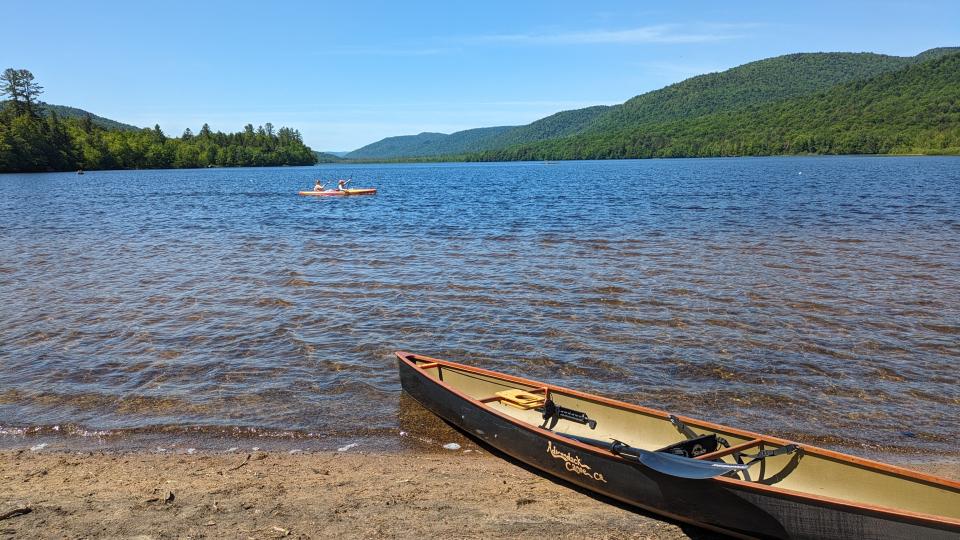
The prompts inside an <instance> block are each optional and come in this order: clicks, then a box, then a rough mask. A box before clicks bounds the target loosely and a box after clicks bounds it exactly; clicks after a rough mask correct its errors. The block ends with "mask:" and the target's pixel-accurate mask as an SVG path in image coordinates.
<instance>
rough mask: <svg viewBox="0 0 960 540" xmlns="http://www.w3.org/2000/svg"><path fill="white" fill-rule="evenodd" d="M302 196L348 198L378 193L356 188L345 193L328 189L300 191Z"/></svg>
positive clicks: (373, 189) (372, 189) (344, 191)
mask: <svg viewBox="0 0 960 540" xmlns="http://www.w3.org/2000/svg"><path fill="white" fill-rule="evenodd" d="M299 193H300V195H310V196H313V197H346V196H349V195H374V194H376V193H377V190H376V188H356V189H345V190H343V191H337V190H335V189H328V190H325V191H300V192H299Z"/></svg>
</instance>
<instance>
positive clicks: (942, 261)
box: [0, 157, 960, 461]
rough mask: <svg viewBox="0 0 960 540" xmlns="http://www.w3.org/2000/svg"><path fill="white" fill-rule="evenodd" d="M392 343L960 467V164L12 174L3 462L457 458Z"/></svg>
mask: <svg viewBox="0 0 960 540" xmlns="http://www.w3.org/2000/svg"><path fill="white" fill-rule="evenodd" d="M317 176H322V177H324V178H325V179H331V178H335V177H339V176H344V177H353V178H354V179H355V180H354V185H355V186H356V187H364V186H373V187H377V188H379V190H380V192H379V193H378V194H377V195H376V196H372V197H351V198H307V197H299V196H297V195H296V192H297V190H298V189H306V188H308V187H310V186H312V184H313V179H314V178H316V177H317ZM397 349H404V350H408V351H413V352H419V353H423V354H429V355H432V356H438V357H441V358H447V359H450V360H456V361H461V362H465V363H469V364H474V365H479V366H483V367H486V368H490V369H494V370H501V371H505V372H509V373H513V374H518V375H522V376H526V377H529V378H533V379H540V380H546V381H550V382H554V383H558V384H561V385H564V386H569V387H574V388H578V389H582V390H587V391H593V392H597V393H601V394H604V395H608V396H612V397H616V398H622V399H625V400H628V401H631V402H635V403H639V404H643V405H648V406H653V407H657V408H662V409H667V410H669V411H671V412H674V413H679V414H686V415H690V416H694V417H699V418H704V419H708V420H712V421H715V422H719V423H725V424H729V425H733V426H737V427H741V428H745V429H750V430H754V431H760V432H765V433H770V434H773V435H778V436H781V437H784V438H788V439H794V440H798V441H802V442H807V443H813V444H818V445H822V446H827V447H830V448H836V449H840V450H843V451H848V452H853V453H856V454H859V455H868V456H872V457H877V456H881V457H884V459H886V460H889V461H897V460H899V459H907V458H909V459H915V458H931V459H934V458H944V457H946V458H948V459H960V445H958V444H957V442H958V435H960V425H958V424H960V423H958V418H960V369H958V366H960V159H957V158H910V157H899V158H889V157H829V158H770V159H704V160H647V161H612V162H561V163H556V164H545V163H503V164H428V165H371V166H336V165H330V166H320V167H309V168H271V169H210V170H181V171H114V172H89V173H87V174H86V175H84V176H77V175H75V174H36V175H3V176H0V446H6V447H11V446H15V447H24V446H31V445H35V444H39V441H44V442H46V443H47V444H50V445H51V447H65V448H91V447H93V448H113V447H123V446H126V447H142V448H154V447H155V446H163V447H174V448H184V447H187V446H191V447H198V448H211V449H217V448H227V447H230V446H238V445H239V446H254V445H256V446H261V447H268V446H271V445H272V446H273V447H278V448H289V449H329V448H336V447H337V446H339V445H343V444H346V443H351V442H358V443H359V444H361V445H362V446H363V447H372V448H397V447H403V445H404V444H406V443H404V441H405V440H408V439H409V440H420V441H427V443H429V444H432V443H431V442H430V441H435V442H446V441H445V440H443V438H444V437H452V436H453V435H451V434H450V433H448V432H444V431H443V430H444V429H447V430H448V431H449V429H448V428H445V427H443V425H442V424H439V422H436V421H435V420H434V419H432V417H431V416H430V415H428V414H424V413H423V411H422V409H420V408H419V407H418V406H417V405H416V404H415V403H412V402H411V400H410V399H409V398H408V397H405V396H402V395H401V391H400V386H399V383H398V380H397V376H396V362H395V360H394V358H393V356H392V352H393V351H394V350H397ZM400 431H404V432H406V433H408V435H407V436H406V437H401V436H400V434H399V432H400ZM437 433H439V435H438V434H437Z"/></svg>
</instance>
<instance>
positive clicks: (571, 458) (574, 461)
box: [547, 440, 607, 484]
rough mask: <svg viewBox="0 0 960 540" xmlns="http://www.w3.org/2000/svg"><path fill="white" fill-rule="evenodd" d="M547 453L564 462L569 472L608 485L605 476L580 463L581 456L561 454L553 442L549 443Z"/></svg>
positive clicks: (567, 453)
mask: <svg viewBox="0 0 960 540" xmlns="http://www.w3.org/2000/svg"><path fill="white" fill-rule="evenodd" d="M547 453H548V454H550V456H551V457H553V458H554V459H559V460H562V461H563V467H564V468H565V469H567V470H568V471H570V472H573V473H577V474H580V475H583V476H586V477H587V478H592V479H594V480H596V481H598V482H603V483H604V484H606V483H607V479H606V478H604V477H603V474H601V473H599V472H596V471H593V470H591V469H590V466H589V465H587V464H586V463H584V462H582V461H580V456H575V455H573V454H571V453H569V452H561V451H560V450H559V449H558V448H557V447H556V446H554V445H553V441H549V440H548V441H547Z"/></svg>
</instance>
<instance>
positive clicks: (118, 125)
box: [41, 103, 142, 131]
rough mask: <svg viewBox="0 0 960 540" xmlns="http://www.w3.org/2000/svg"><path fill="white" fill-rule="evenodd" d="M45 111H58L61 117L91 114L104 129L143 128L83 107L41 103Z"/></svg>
mask: <svg viewBox="0 0 960 540" xmlns="http://www.w3.org/2000/svg"><path fill="white" fill-rule="evenodd" d="M41 108H42V109H43V111H44V113H47V112H49V111H54V112H56V113H57V116H59V117H60V118H83V117H85V116H87V115H90V118H91V119H92V120H93V123H94V124H95V125H97V126H100V127H102V128H103V129H111V130H119V131H137V130H140V129H142V128H138V127H137V126H131V125H130V124H124V123H123V122H117V121H116V120H111V119H109V118H104V117H102V116H97V115H95V114H93V113H90V112H87V111H85V110H83V109H77V108H76V107H67V106H66V105H51V104H49V103H43V104H42V105H41Z"/></svg>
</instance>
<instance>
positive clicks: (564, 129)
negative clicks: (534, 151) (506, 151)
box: [487, 105, 612, 149]
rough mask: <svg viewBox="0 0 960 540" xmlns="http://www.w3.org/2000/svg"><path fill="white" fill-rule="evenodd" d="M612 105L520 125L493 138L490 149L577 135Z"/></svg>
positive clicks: (555, 115) (489, 143)
mask: <svg viewBox="0 0 960 540" xmlns="http://www.w3.org/2000/svg"><path fill="white" fill-rule="evenodd" d="M610 109H612V107H608V106H606V105H595V106H593V107H587V108H584V109H575V110H572V111H561V112H558V113H556V114H552V115H550V116H548V117H546V118H541V119H540V120H537V121H536V122H533V123H531V124H527V125H525V126H518V127H516V128H513V129H509V130H506V131H504V132H503V133H500V134H499V135H497V136H496V137H493V138H491V139H490V140H489V141H488V142H487V144H488V145H489V146H488V149H498V148H506V147H508V146H513V145H515V144H523V143H530V142H536V141H545V140H547V139H554V138H557V137H566V136H568V135H576V134H577V133H582V132H583V131H585V130H587V129H588V128H589V127H590V126H592V125H593V123H594V122H596V120H597V118H598V117H599V116H601V115H603V114H604V113H607V112H608V111H610Z"/></svg>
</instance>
